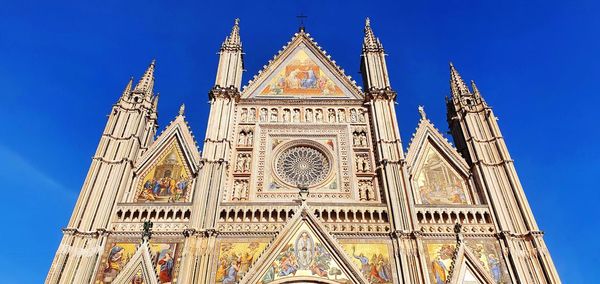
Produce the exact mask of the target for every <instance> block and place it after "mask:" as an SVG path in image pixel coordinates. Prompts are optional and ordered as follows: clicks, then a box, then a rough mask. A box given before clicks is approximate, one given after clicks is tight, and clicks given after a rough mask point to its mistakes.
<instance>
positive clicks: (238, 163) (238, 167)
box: [235, 154, 244, 172]
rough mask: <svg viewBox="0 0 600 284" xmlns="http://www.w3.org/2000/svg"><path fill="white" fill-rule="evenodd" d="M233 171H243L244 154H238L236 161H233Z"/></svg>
mask: <svg viewBox="0 0 600 284" xmlns="http://www.w3.org/2000/svg"><path fill="white" fill-rule="evenodd" d="M235 171H236V172H243V171H244V154H238V157H237V161H236V163H235Z"/></svg>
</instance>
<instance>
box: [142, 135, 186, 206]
mask: <svg viewBox="0 0 600 284" xmlns="http://www.w3.org/2000/svg"><path fill="white" fill-rule="evenodd" d="M143 177H144V178H143V179H142V180H141V182H140V184H139V186H138V188H139V189H138V192H139V194H138V196H137V198H138V201H140V202H186V201H187V200H188V199H189V194H190V188H191V182H192V179H191V173H190V171H189V169H188V167H187V166H186V165H185V164H184V162H183V159H182V155H181V151H180V149H179V147H177V145H176V143H172V144H171V146H170V147H169V148H168V149H167V150H166V151H165V153H164V154H163V155H162V156H161V157H160V159H159V160H158V162H157V163H156V164H154V165H153V166H152V167H151V168H150V169H149V170H148V171H147V172H146V173H145V175H144V176H143Z"/></svg>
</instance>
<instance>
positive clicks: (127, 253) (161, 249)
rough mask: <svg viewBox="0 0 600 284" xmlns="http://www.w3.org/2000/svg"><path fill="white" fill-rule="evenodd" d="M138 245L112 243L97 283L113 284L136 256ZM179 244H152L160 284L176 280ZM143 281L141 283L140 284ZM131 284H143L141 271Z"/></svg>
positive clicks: (154, 263)
mask: <svg viewBox="0 0 600 284" xmlns="http://www.w3.org/2000/svg"><path fill="white" fill-rule="evenodd" d="M137 246H138V244H137V243H133V242H131V243H129V242H123V243H112V244H110V246H108V247H109V249H108V252H107V253H106V257H105V258H103V260H102V261H103V266H101V267H102V268H103V269H100V270H99V271H98V277H97V278H96V279H97V283H112V282H113V280H114V279H115V277H116V276H117V275H118V274H119V273H120V272H121V270H122V269H123V267H125V265H126V264H127V262H129V260H130V259H131V257H132V256H133V255H134V254H135V251H136V248H137ZM176 247H177V244H168V243H151V244H150V255H151V259H152V261H153V266H154V267H155V269H156V276H157V277H158V280H159V283H171V282H172V281H173V279H175V274H174V273H175V269H174V267H175V264H176V263H175V259H176V258H175V251H176ZM140 281H141V282H140ZM131 283H143V279H142V278H141V271H140V275H139V277H135V275H134V277H132V278H131Z"/></svg>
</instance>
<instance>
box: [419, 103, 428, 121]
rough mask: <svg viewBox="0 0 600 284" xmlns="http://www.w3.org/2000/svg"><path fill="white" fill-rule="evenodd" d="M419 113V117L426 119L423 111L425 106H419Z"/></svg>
mask: <svg viewBox="0 0 600 284" xmlns="http://www.w3.org/2000/svg"><path fill="white" fill-rule="evenodd" d="M418 109H419V114H420V115H421V119H427V114H426V113H425V107H423V106H419V107H418Z"/></svg>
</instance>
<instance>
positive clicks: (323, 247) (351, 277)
mask: <svg viewBox="0 0 600 284" xmlns="http://www.w3.org/2000/svg"><path fill="white" fill-rule="evenodd" d="M318 222H319V221H318V220H317V219H316V218H315V217H314V216H312V215H311V213H309V212H307V211H305V210H302V211H299V212H298V213H296V215H295V216H294V218H292V220H291V221H290V223H288V224H287V225H286V226H285V227H284V229H283V230H282V231H281V233H280V234H279V235H278V236H277V237H276V238H275V239H274V240H273V241H272V242H271V244H270V246H269V247H268V248H267V250H265V252H264V253H263V254H262V256H261V258H260V259H259V260H258V261H257V263H256V266H255V267H253V268H252V269H250V271H249V272H248V277H244V278H243V279H242V281H241V282H240V283H262V284H267V283H271V284H275V283H283V282H287V281H300V282H302V283H304V282H310V283H312V282H315V283H368V282H367V281H366V280H365V279H364V278H363V276H362V275H361V274H360V272H359V271H358V270H356V268H355V267H354V265H353V264H352V262H351V260H350V259H349V258H348V256H347V255H346V254H345V252H344V250H343V249H342V247H341V246H340V245H339V244H337V242H336V241H335V239H333V238H332V237H331V236H330V235H329V234H328V233H327V232H325V231H324V228H323V227H322V226H321V225H320V224H319V223H318Z"/></svg>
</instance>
